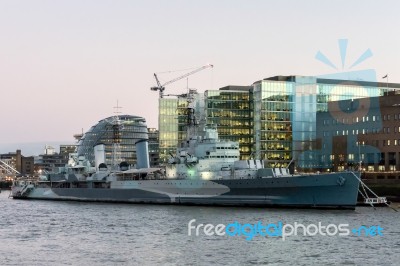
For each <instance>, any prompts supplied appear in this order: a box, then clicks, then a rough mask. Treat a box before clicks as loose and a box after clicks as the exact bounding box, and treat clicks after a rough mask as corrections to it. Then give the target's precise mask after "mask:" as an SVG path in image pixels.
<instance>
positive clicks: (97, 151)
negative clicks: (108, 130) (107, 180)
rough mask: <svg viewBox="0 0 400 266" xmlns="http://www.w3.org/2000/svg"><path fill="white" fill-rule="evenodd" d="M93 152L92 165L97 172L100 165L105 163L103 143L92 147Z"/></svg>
mask: <svg viewBox="0 0 400 266" xmlns="http://www.w3.org/2000/svg"><path fill="white" fill-rule="evenodd" d="M93 150H94V164H95V167H96V170H99V166H100V164H105V162H106V153H105V146H104V144H103V143H99V144H97V145H96V146H94V147H93Z"/></svg>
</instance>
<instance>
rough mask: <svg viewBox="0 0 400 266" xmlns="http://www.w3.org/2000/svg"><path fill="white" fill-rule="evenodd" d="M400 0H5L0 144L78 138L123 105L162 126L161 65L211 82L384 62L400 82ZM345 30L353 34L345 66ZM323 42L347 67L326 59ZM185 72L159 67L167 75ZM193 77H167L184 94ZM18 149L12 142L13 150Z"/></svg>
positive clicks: (1, 0) (0, 23) (200, 83)
mask: <svg viewBox="0 0 400 266" xmlns="http://www.w3.org/2000/svg"><path fill="white" fill-rule="evenodd" d="M399 10H400V2H399V1H394V0H393V1H267V0H263V1H244V0H243V1H221V0H219V1H215V0H214V1H205V0H202V1H176V0H168V1H167V0H165V1H152V0H150V1H133V0H131V1H101V0H96V1H83V0H79V1H73V0H68V1H67V0H65V1H61V0H58V1H54V0H48V1H40V0H36V1H30V0H26V1H18V0H0V38H1V41H0V91H1V94H0V95H1V96H0V97H1V100H0V114H1V115H0V122H1V130H0V151H1V152H5V151H3V150H2V149H1V147H2V146H3V147H6V145H8V146H7V147H9V144H10V143H20V146H18V144H16V145H17V146H18V147H19V148H22V149H24V147H23V144H22V143H30V142H57V141H59V142H60V143H62V142H73V138H72V135H73V134H75V133H79V132H81V130H82V129H83V130H84V131H87V130H88V129H89V128H90V127H91V126H92V125H94V124H96V123H97V122H98V121H99V120H101V119H103V118H105V117H107V116H111V115H113V107H114V106H115V105H116V102H117V100H118V101H119V105H120V106H122V107H123V109H122V112H123V113H124V114H130V115H138V116H143V117H145V118H146V120H147V124H148V126H149V127H158V126H157V115H158V94H157V93H156V92H153V91H150V87H152V86H155V85H156V82H155V79H154V77H153V73H154V72H163V71H169V70H177V69H188V68H193V67H199V66H202V65H205V64H207V63H211V64H213V65H214V68H213V69H206V70H203V71H201V72H199V73H197V74H194V75H192V76H190V77H189V80H188V82H189V87H190V88H197V89H198V90H199V91H200V92H203V91H205V90H207V89H218V88H220V87H223V86H226V85H251V84H252V83H253V82H255V81H257V80H260V79H263V78H266V77H270V76H276V75H305V76H307V75H321V74H329V73H337V72H342V71H347V70H349V69H348V67H349V66H350V65H351V63H353V62H354V61H356V60H357V58H358V57H359V56H360V55H361V54H362V53H363V52H364V51H366V50H367V49H370V50H371V51H372V53H373V56H372V57H370V58H369V59H367V60H365V61H364V62H362V63H361V64H359V65H357V66H356V67H354V68H352V69H351V70H362V69H374V70H375V71H376V74H377V77H376V79H377V80H378V81H383V82H386V79H385V80H382V76H384V75H386V74H389V82H395V83H400V52H399V47H400V35H399V34H398V29H399V28H400V27H399V26H400V19H399V15H398V12H399ZM338 39H348V48H347V59H346V63H347V64H345V66H344V68H342V64H341V58H340V52H339V47H338ZM318 51H321V52H322V53H324V54H325V55H326V56H327V57H328V58H329V59H330V60H331V61H332V63H334V64H335V65H337V66H338V69H337V70H335V69H333V68H331V67H329V66H327V65H325V64H323V63H321V62H320V61H318V60H316V59H315V55H316V53H317V52H318ZM184 73H185V71H183V72H173V73H171V74H160V75H159V76H160V79H161V80H162V81H164V82H165V81H168V80H169V79H173V78H175V77H177V76H180V75H182V74H184ZM185 89H186V79H184V80H182V81H180V82H175V83H173V84H171V85H169V86H167V87H166V93H182V92H185ZM10 151H12V150H10Z"/></svg>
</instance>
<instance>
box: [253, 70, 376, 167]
mask: <svg viewBox="0 0 400 266" xmlns="http://www.w3.org/2000/svg"><path fill="white" fill-rule="evenodd" d="M382 93H383V91H382V90H381V89H380V88H377V87H376V86H373V85H372V83H371V86H365V84H361V83H360V82H353V81H352V82H349V81H343V80H333V79H320V78H317V77H301V76H277V77H271V78H267V79H264V80H261V81H257V82H255V83H254V84H253V102H254V118H253V119H254V140H255V146H254V151H255V154H256V157H257V158H260V159H264V160H265V161H266V163H267V166H269V167H286V166H288V164H289V163H290V162H291V161H292V160H294V161H295V164H294V165H295V166H296V168H298V169H302V170H307V169H315V168H318V167H319V162H318V161H319V158H317V156H316V155H317V153H316V152H315V151H316V150H318V148H319V147H318V145H317V135H316V134H317V120H316V115H317V112H324V111H327V110H328V105H327V103H328V102H330V101H337V100H344V99H357V98H363V97H371V96H379V95H382Z"/></svg>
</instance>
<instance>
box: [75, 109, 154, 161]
mask: <svg viewBox="0 0 400 266" xmlns="http://www.w3.org/2000/svg"><path fill="white" fill-rule="evenodd" d="M118 118H119V119H118V123H117V119H116V117H115V116H112V117H108V118H105V119H103V120H100V121H99V122H98V123H97V124H96V125H94V126H92V127H91V128H90V130H89V131H88V132H86V133H85V134H84V135H83V136H82V138H81V139H80V140H79V142H78V150H77V153H78V155H79V156H85V157H86V158H87V159H88V160H89V161H90V162H91V164H92V165H94V149H93V147H94V146H96V145H98V144H104V145H105V155H106V164H107V165H112V164H113V160H114V163H119V162H121V161H126V162H127V163H128V164H131V165H134V164H136V149H135V143H136V142H137V141H138V140H142V139H148V134H147V126H146V120H145V119H144V118H143V117H139V116H131V115H120V116H118ZM114 143H116V144H117V145H116V146H119V148H118V151H117V152H118V154H117V155H115V154H114V156H113V150H114V145H113V144H114ZM116 158H117V160H116ZM115 160H116V161H115Z"/></svg>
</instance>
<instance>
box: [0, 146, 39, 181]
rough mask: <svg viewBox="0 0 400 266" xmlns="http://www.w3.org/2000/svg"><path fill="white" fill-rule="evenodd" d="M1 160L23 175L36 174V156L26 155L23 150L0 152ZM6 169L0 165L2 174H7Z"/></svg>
mask: <svg viewBox="0 0 400 266" xmlns="http://www.w3.org/2000/svg"><path fill="white" fill-rule="evenodd" d="M0 160H2V161H3V162H4V163H6V164H7V165H9V166H11V167H12V168H14V169H15V170H17V171H18V172H19V173H20V174H21V175H23V176H30V175H34V174H35V173H34V157H33V156H29V157H25V156H23V155H22V154H21V150H17V151H16V152H9V153H5V154H0ZM6 172H7V171H6V170H5V169H4V168H1V167H0V174H2V175H5V174H6Z"/></svg>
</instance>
